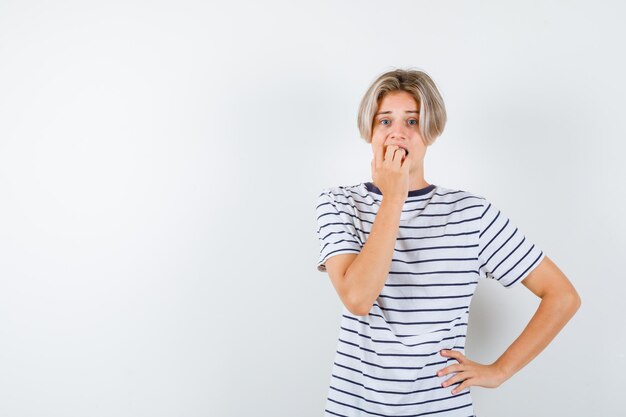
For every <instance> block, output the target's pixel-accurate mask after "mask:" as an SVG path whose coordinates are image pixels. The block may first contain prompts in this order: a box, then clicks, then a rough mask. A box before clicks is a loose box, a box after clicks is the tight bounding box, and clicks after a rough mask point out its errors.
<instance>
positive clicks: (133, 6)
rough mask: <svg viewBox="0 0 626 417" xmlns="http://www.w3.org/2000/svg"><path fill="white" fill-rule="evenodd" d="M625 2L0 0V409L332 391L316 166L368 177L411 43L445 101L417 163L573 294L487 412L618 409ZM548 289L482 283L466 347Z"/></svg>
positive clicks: (479, 353)
mask: <svg viewBox="0 0 626 417" xmlns="http://www.w3.org/2000/svg"><path fill="white" fill-rule="evenodd" d="M625 11H626V8H625V7H624V5H623V2H619V1H595V2H591V1H551V2H546V1H519V2H498V1H398V2H382V1H381V2H375V1H363V0H358V1H357V0H350V1H323V2H322V1H314V2H313V1H312V2H308V3H304V2H292V1H281V2H279V1H272V2H268V1H265V2H258V1H247V2H232V3H227V2H202V1H176V2H174V1H143V2H141V1H129V0H125V1H108V2H104V1H101V2H84V1H55V2H44V1H41V2H33V1H6V0H5V1H3V2H2V3H0V196H1V200H0V250H1V252H0V253H1V255H0V415H2V416H10V417H24V416H44V415H45V416H50V417H52V416H63V417H71V416H81V417H82V416H92V417H96V416H112V415H115V416H120V417H122V416H150V417H157V416H189V417H191V416H249V415H262V416H296V415H297V416H319V415H321V414H322V413H323V408H324V403H325V401H326V393H327V390H328V384H329V382H330V371H331V367H332V360H333V357H334V352H335V348H336V343H337V339H336V338H337V335H338V326H339V319H340V312H341V304H340V301H339V298H338V297H337V295H336V294H335V292H334V289H333V287H332V285H331V283H330V280H329V278H328V276H327V275H326V274H322V273H320V272H318V271H316V269H315V264H316V261H317V257H318V250H319V246H318V241H317V236H316V228H317V226H316V219H315V200H316V197H317V195H318V194H319V193H320V191H321V190H322V188H324V187H327V186H332V185H350V184H356V183H359V182H362V181H369V180H371V176H370V174H371V173H370V160H371V150H370V147H369V145H367V144H365V142H364V141H363V140H362V139H360V138H359V136H358V130H357V126H356V112H357V107H358V103H359V101H360V99H361V97H362V95H363V93H364V92H365V89H366V88H367V87H368V86H369V84H370V82H371V81H373V79H374V78H375V77H376V76H378V75H379V74H380V73H382V72H384V71H387V70H390V69H393V68H396V67H400V68H403V67H414V68H419V69H423V70H425V71H427V72H428V73H429V74H430V75H431V76H432V77H433V79H434V80H435V82H436V83H437V84H438V86H439V88H440V90H441V92H442V94H443V96H444V99H445V102H446V105H447V110H448V114H449V121H448V125H447V127H446V130H445V132H444V134H443V135H442V136H441V137H439V138H438V140H437V142H436V143H435V144H434V145H433V146H432V147H431V148H429V150H428V152H427V154H426V163H425V178H426V179H427V181H429V182H432V183H435V184H440V185H444V186H446V187H452V188H460V189H466V190H470V191H473V192H475V193H478V194H481V195H484V196H486V197H487V198H488V199H490V200H491V201H492V202H493V203H494V204H496V205H498V207H499V208H500V209H502V210H503V212H505V213H506V214H507V215H508V216H510V217H511V218H512V219H513V220H514V221H515V222H516V223H517V224H518V226H519V227H520V228H521V229H523V230H524V232H525V233H526V235H527V237H528V238H529V239H532V240H533V241H534V242H535V243H536V244H537V245H539V246H540V247H541V248H542V249H543V250H544V251H545V252H546V254H547V255H548V256H550V258H552V259H553V260H554V261H555V262H556V263H557V265H558V266H559V267H560V268H561V269H562V270H563V272H565V274H566V275H567V276H568V277H569V278H570V280H571V281H572V282H573V283H574V285H575V286H576V288H577V289H578V291H579V293H580V294H581V296H582V300H583V304H582V307H581V309H580V310H579V311H578V313H577V315H576V316H575V317H574V319H573V320H572V321H571V322H570V323H569V325H568V326H567V327H566V328H565V329H564V330H563V331H562V333H560V334H559V335H558V336H557V338H556V339H555V340H554V341H553V343H552V344H551V345H550V346H549V347H548V348H547V349H546V350H545V351H544V352H543V353H542V354H541V355H540V356H539V357H538V358H537V359H535V360H534V361H533V362H531V363H530V364H529V365H528V366H527V367H526V368H524V369H523V370H522V371H520V372H519V373H518V374H517V375H515V376H514V377H513V378H512V379H511V380H509V381H507V382H506V383H505V384H504V385H502V386H501V387H500V388H498V389H496V390H490V389H484V388H473V389H472V392H473V397H474V400H475V408H476V411H477V414H478V415H479V416H480V417H489V416H494V417H495V416H504V415H505V416H509V417H514V416H527V415H533V416H554V415H571V416H589V415H596V416H605V417H606V416H617V415H618V412H620V411H621V410H623V407H622V406H621V400H620V398H621V394H622V389H623V384H622V380H623V374H624V372H626V357H625V355H624V346H626V336H625V334H626V333H625V332H624V331H623V328H624V324H623V318H622V316H623V314H622V313H623V309H624V303H623V295H624V291H625V290H626V284H625V283H624V281H625V276H624V275H625V274H624V272H623V271H622V270H621V260H622V259H623V256H624V253H625V249H626V244H625V243H626V242H625V238H624V233H625V232H626V230H625V229H626V227H625V221H624V220H623V210H624V204H625V197H624V193H623V191H624V180H625V179H626V175H625V174H626V169H625V168H624V162H623V159H624V151H625V150H626V146H625V145H624V138H625V135H626V128H625V127H624V123H623V120H624V116H623V111H624V104H623V100H624V97H625V94H626V82H625V81H624V76H623V74H624V73H625V72H626V64H625V61H624V54H623V39H624V38H625V36H626V30H625V29H624V26H623V16H624V12H625ZM537 305H538V299H537V298H536V297H534V296H533V295H532V294H531V293H530V292H529V291H527V290H526V289H525V287H523V286H519V287H517V288H514V289H510V290H505V289H504V288H502V287H500V286H499V285H498V284H497V283H494V282H481V283H480V285H479V287H478V290H477V293H476V295H475V297H474V299H473V302H472V312H471V318H470V327H469V334H468V341H467V353H468V357H470V358H471V359H474V360H476V361H479V362H483V363H487V362H490V361H493V360H495V359H496V358H497V357H498V356H499V355H500V354H501V353H502V352H503V351H504V350H505V349H506V347H507V346H508V345H509V344H510V343H511V342H512V341H513V340H514V338H515V337H516V336H517V335H518V334H519V332H520V331H521V330H522V329H523V327H524V326H525V324H526V322H527V321H528V320H529V319H530V317H531V315H532V314H533V312H534V310H535V308H536V307H537Z"/></svg>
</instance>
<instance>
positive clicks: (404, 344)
mask: <svg viewBox="0 0 626 417" xmlns="http://www.w3.org/2000/svg"><path fill="white" fill-rule="evenodd" d="M339 328H340V329H342V330H344V331H347V332H350V333H355V334H357V335H359V336H361V337H363V338H365V339H369V340H371V341H372V342H374V343H396V344H399V345H403V346H406V347H415V346H420V345H430V344H438V343H441V342H443V341H444V340H452V339H462V338H465V337H467V336H466V335H464V334H460V335H457V336H449V337H444V338H441V339H438V340H429V341H427V342H420V343H414V344H412V345H408V344H406V343H402V342H401V341H399V340H380V339H373V338H372V337H371V336H368V335H366V334H363V333H359V331H358V330H354V329H348V328H347V327H343V326H340V327H339Z"/></svg>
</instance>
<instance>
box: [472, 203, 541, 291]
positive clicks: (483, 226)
mask: <svg viewBox="0 0 626 417" xmlns="http://www.w3.org/2000/svg"><path fill="white" fill-rule="evenodd" d="M483 204H484V206H483V212H482V215H481V217H480V234H479V237H478V270H479V274H480V277H486V278H492V279H495V280H497V281H498V282H499V283H500V284H502V285H503V286H504V287H507V288H508V287H511V286H513V285H514V284H516V283H518V282H520V281H522V280H523V279H524V278H526V276H528V274H530V272H531V271H532V270H533V269H534V268H535V267H536V266H537V265H539V263H540V262H541V260H542V259H543V258H544V256H545V254H544V253H543V251H542V250H541V249H540V248H539V247H538V246H537V245H535V244H534V243H533V242H532V241H531V240H529V239H528V238H527V237H526V236H525V235H524V233H522V231H521V230H520V229H519V228H518V227H517V226H516V225H515V224H514V223H513V222H512V221H511V219H509V218H508V217H507V216H506V215H505V214H504V213H502V212H501V211H500V210H499V209H498V208H496V207H494V206H493V205H492V204H491V203H490V202H489V201H487V200H485V199H483Z"/></svg>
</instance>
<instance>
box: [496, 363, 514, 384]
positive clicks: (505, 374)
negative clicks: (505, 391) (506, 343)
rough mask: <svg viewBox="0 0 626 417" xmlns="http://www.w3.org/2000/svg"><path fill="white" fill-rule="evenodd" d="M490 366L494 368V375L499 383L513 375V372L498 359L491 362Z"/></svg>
mask: <svg viewBox="0 0 626 417" xmlns="http://www.w3.org/2000/svg"><path fill="white" fill-rule="evenodd" d="M491 366H492V368H493V369H494V370H495V372H496V377H497V378H498V381H500V384H502V383H503V382H504V381H506V380H507V379H509V378H510V377H511V376H513V373H512V372H511V371H510V370H509V368H508V367H507V366H506V365H505V364H503V363H502V362H501V361H500V360H497V361H495V362H494V363H492V364H491Z"/></svg>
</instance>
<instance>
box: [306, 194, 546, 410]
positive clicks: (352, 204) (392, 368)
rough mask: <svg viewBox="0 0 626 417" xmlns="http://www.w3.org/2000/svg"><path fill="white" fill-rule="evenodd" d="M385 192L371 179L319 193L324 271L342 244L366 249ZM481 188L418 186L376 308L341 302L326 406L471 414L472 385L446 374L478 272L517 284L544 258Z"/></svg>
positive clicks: (461, 341) (460, 342)
mask: <svg viewBox="0 0 626 417" xmlns="http://www.w3.org/2000/svg"><path fill="white" fill-rule="evenodd" d="M381 201H382V192H381V191H380V190H379V189H378V188H377V187H376V186H375V185H374V184H373V183H371V182H365V183H360V184H357V185H353V186H339V187H330V188H326V189H325V190H323V192H322V193H321V194H320V195H319V197H318V200H317V207H316V211H317V221H318V230H317V234H318V237H319V241H320V255H319V260H318V264H317V269H318V271H322V272H325V271H326V266H325V262H326V260H327V259H328V258H329V257H331V256H333V255H337V254H341V253H359V252H360V250H361V247H362V246H363V245H364V243H365V241H366V240H367V237H368V235H369V233H370V230H371V228H372V224H373V222H374V219H375V216H376V213H377V211H378V209H379V207H380V204H381ZM543 257H544V253H543V251H542V250H541V249H540V248H539V247H537V246H535V245H534V244H533V243H532V242H531V241H530V240H529V239H527V238H526V237H525V236H524V234H523V232H522V231H520V230H519V229H518V228H517V227H516V226H515V224H513V222H512V221H511V220H509V219H508V218H507V217H506V215H505V214H504V213H502V212H501V211H500V210H498V208H496V207H495V206H494V205H492V204H491V203H490V202H489V201H487V200H486V199H485V198H484V197H482V196H478V195H475V194H472V193H471V192H468V191H463V190H454V189H449V188H445V187H442V186H439V185H435V184H431V185H429V186H427V187H425V188H422V189H418V190H411V191H409V193H408V197H407V199H406V201H405V203H404V206H403V208H402V213H401V216H400V228H399V230H398V237H397V240H396V244H395V249H394V253H393V259H392V262H391V266H390V270H389V275H388V277H387V281H386V283H385V286H384V287H383V289H382V291H381V293H380V294H379V296H378V298H377V299H376V301H375V303H374V305H373V306H372V308H371V309H370V311H369V313H368V314H367V315H365V316H356V315H354V314H352V313H350V312H349V310H348V309H347V308H346V307H345V306H344V307H343V311H342V318H341V326H340V329H339V341H338V344H337V351H336V353H335V362H334V364H333V367H332V375H331V378H330V387H329V390H328V396H327V400H326V410H325V415H327V416H369V415H373V416H424V415H428V416H432V415H436V416H446V417H452V416H454V417H456V416H459V417H469V416H474V415H475V414H474V408H473V405H472V398H471V395H470V391H469V390H468V389H465V390H463V391H462V392H460V393H457V394H456V395H454V394H452V393H451V391H452V390H453V389H454V388H455V387H457V386H458V385H459V383H457V384H453V385H450V386H448V387H446V388H442V387H441V383H442V382H444V381H446V380H448V379H449V378H451V377H452V376H454V375H455V374H454V373H451V374H448V375H445V376H442V377H438V376H437V375H436V373H437V371H439V370H440V369H442V368H444V367H446V366H448V365H452V364H455V363H457V361H456V360H454V359H451V358H450V359H448V358H445V357H443V356H441V355H440V354H439V351H440V350H441V349H454V350H458V351H460V352H461V353H463V354H465V337H466V333H467V321H468V314H469V305H470V301H471V298H472V295H473V294H474V290H475V289H476V285H477V282H478V278H479V277H483V278H484V277H487V278H493V279H496V280H497V281H498V282H499V283H500V284H502V285H503V286H504V287H511V286H513V285H515V284H516V283H519V282H520V281H521V280H522V279H524V278H525V277H526V276H527V275H528V274H529V273H530V272H531V271H532V270H533V269H534V268H535V267H536V266H537V265H538V264H539V263H540V262H541V260H542V259H543Z"/></svg>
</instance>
